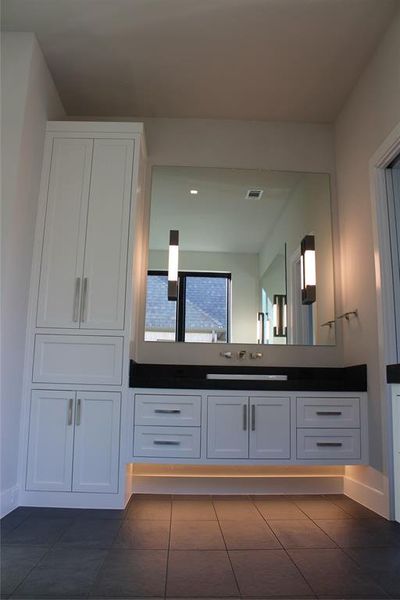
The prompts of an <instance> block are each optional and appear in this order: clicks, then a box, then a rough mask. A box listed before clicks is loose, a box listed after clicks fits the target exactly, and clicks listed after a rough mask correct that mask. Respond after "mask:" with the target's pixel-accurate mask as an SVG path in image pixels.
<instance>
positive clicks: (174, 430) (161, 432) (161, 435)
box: [133, 426, 200, 458]
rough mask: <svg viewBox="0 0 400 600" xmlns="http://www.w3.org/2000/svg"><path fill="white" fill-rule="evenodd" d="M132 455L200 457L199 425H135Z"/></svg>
mask: <svg viewBox="0 0 400 600" xmlns="http://www.w3.org/2000/svg"><path fill="white" fill-rule="evenodd" d="M134 436H135V437H134V451H133V453H134V455H135V456H143V457H148V458H200V428H199V427H141V426H138V427H135V431H134Z"/></svg>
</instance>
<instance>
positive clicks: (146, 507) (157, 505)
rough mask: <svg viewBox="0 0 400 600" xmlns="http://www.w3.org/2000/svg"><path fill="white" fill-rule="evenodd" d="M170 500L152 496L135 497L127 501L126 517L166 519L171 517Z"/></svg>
mask: <svg viewBox="0 0 400 600" xmlns="http://www.w3.org/2000/svg"><path fill="white" fill-rule="evenodd" d="M171 504H172V502H171V500H167V499H161V500H160V499H158V498H157V497H155V496H153V498H135V499H134V500H133V501H132V502H130V503H129V507H128V509H127V515H126V518H127V519H144V520H146V521H147V520H156V521H168V520H169V519H170V518H171Z"/></svg>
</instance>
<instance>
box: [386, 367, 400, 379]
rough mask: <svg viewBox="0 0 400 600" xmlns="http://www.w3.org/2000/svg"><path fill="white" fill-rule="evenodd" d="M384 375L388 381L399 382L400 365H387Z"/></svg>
mask: <svg viewBox="0 0 400 600" xmlns="http://www.w3.org/2000/svg"><path fill="white" fill-rule="evenodd" d="M386 376H387V382H388V383H400V365H388V366H387V367H386Z"/></svg>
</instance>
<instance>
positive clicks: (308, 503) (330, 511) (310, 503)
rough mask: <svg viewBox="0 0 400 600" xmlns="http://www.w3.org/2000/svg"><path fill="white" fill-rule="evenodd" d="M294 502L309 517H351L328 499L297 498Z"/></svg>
mask: <svg viewBox="0 0 400 600" xmlns="http://www.w3.org/2000/svg"><path fill="white" fill-rule="evenodd" d="M295 504H296V505H297V506H298V507H299V508H300V509H301V510H302V511H303V512H304V513H305V514H306V515H307V516H308V517H310V518H311V519H351V518H352V517H351V515H350V514H349V513H347V512H345V511H344V510H342V509H341V508H340V507H339V506H337V505H336V504H333V502H328V500H297V501H296V502H295Z"/></svg>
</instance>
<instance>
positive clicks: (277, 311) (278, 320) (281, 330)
mask: <svg viewBox="0 0 400 600" xmlns="http://www.w3.org/2000/svg"><path fill="white" fill-rule="evenodd" d="M273 311H274V312H273V324H274V337H286V335H287V316H286V311H287V305H286V295H285V294H274V308H273Z"/></svg>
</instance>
